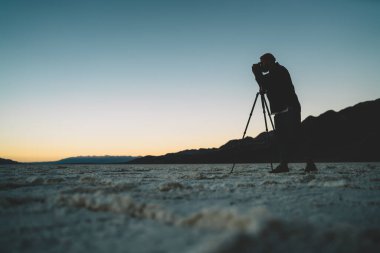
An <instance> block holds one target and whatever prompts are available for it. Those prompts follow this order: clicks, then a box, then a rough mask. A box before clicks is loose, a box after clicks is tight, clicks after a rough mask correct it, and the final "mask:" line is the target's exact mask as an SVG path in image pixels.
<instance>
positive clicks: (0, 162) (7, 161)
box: [0, 158, 18, 164]
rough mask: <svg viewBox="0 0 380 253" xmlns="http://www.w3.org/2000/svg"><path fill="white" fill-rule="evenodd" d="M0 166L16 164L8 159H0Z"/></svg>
mask: <svg viewBox="0 0 380 253" xmlns="http://www.w3.org/2000/svg"><path fill="white" fill-rule="evenodd" d="M0 164H18V162H16V161H13V160H10V159H4V158H0Z"/></svg>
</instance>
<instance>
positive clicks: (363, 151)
mask: <svg viewBox="0 0 380 253" xmlns="http://www.w3.org/2000/svg"><path fill="white" fill-rule="evenodd" d="M379 112H380V99H377V100H374V101H367V102H363V103H359V104H356V105H355V106H352V107H348V108H345V109H343V110H341V111H339V112H335V111H332V110H330V111H327V112H325V113H323V114H321V115H319V116H318V117H313V116H309V117H307V118H306V119H305V120H304V121H303V122H302V126H301V127H302V132H304V133H305V134H304V136H307V138H309V143H310V144H311V151H312V154H313V156H314V158H315V160H316V161H320V162H322V161H325V162H328V161H331V162H338V161H341V162H345V161H346V162H354V161H366V162H369V161H380V148H379V145H380V133H379V129H380V120H379V117H378V115H379ZM273 136H274V135H273V132H270V142H268V141H267V136H266V133H261V134H259V135H258V136H257V137H256V138H252V137H246V138H245V139H244V140H231V141H228V142H227V143H226V144H224V145H222V146H221V147H219V148H210V149H198V150H185V151H181V152H178V153H169V154H166V155H163V156H145V157H142V158H137V159H135V160H132V161H130V162H129V163H133V164H153V163H157V164H160V163H161V164H162V163H233V162H239V163H250V162H268V161H270V160H271V159H273V158H271V157H274V160H277V159H278V154H277V152H276V150H277V147H276V143H275V142H274V140H273V139H274V138H273ZM300 142H301V143H305V140H304V139H302V140H300ZM303 159H304V154H302V152H298V155H297V157H295V158H294V161H302V160H303Z"/></svg>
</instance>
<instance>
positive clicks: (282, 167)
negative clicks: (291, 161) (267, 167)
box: [269, 164, 289, 173]
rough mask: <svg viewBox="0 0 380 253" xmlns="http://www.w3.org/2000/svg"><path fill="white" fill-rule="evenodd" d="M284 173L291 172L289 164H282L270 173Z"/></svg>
mask: <svg viewBox="0 0 380 253" xmlns="http://www.w3.org/2000/svg"><path fill="white" fill-rule="evenodd" d="M283 172H289V168H288V165H287V164H280V165H278V166H277V167H276V168H275V169H274V170H272V171H270V172H269V173H283Z"/></svg>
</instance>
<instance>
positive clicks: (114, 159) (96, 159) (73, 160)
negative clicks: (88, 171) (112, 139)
mask: <svg viewBox="0 0 380 253" xmlns="http://www.w3.org/2000/svg"><path fill="white" fill-rule="evenodd" d="M136 158H137V157H136V156H108V155H106V156H76V157H68V158H64V159H62V160H59V161H56V162H53V163H55V164H113V163H126V162H129V161H131V160H133V159H136Z"/></svg>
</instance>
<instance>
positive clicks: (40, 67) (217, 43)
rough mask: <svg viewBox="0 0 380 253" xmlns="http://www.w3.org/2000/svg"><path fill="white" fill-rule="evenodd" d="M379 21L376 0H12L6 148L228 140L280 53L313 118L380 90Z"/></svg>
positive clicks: (190, 144) (87, 151)
mask: <svg viewBox="0 0 380 253" xmlns="http://www.w3.org/2000/svg"><path fill="white" fill-rule="evenodd" d="M379 24H380V3H379V2H377V1H369V0H367V1H358V0H357V1H356V0H346V1H343V0H332V1H270V2H268V1H223V0H222V1H211V0H204V1H165V0H162V1H153V0H145V1H144V0H142V1H96V0H95V1H94V0H93V1H70V0H69V1H54V0H51V1H39V0H36V1H17V0H12V1H4V0H1V1H0V33H1V36H0V55H1V59H2V61H1V62H0V118H1V125H0V157H7V158H13V159H16V160H19V161H41V160H54V159H59V158H63V157H66V156H72V155H103V154H109V155H148V154H154V155H158V154H164V153H167V152H175V151H179V150H182V149H189V148H201V147H218V146H220V145H222V144H224V143H225V142H226V141H228V140H230V139H236V138H240V137H241V135H242V132H243V130H244V127H245V123H246V120H247V118H248V114H249V110H250V107H251V105H252V102H253V99H254V96H255V93H256V92H257V84H256V83H255V81H254V78H253V75H252V73H251V70H250V68H251V65H252V63H254V62H257V61H258V60H259V57H260V55H262V54H263V53H266V52H272V53H273V54H274V55H275V56H276V58H277V60H278V62H279V63H280V64H282V65H284V66H285V67H287V68H288V70H289V72H290V74H291V76H292V79H293V82H294V85H295V88H296V92H297V94H298V96H299V99H300V101H301V105H302V118H305V117H307V116H308V115H314V116H317V115H319V114H321V113H323V112H324V111H326V110H329V109H334V110H340V109H343V108H345V107H347V106H350V105H354V104H356V103H358V102H361V101H366V100H373V99H376V98H379V97H380V96H379V95H380V86H379V81H380V73H379V71H378V65H377V64H378V59H380V52H379V46H378V45H380V34H379ZM263 130H264V128H263V118H262V114H261V110H258V109H257V111H256V112H255V114H254V115H253V121H252V124H251V127H250V129H249V132H248V134H249V135H251V136H255V135H256V134H258V133H259V132H261V131H263Z"/></svg>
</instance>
